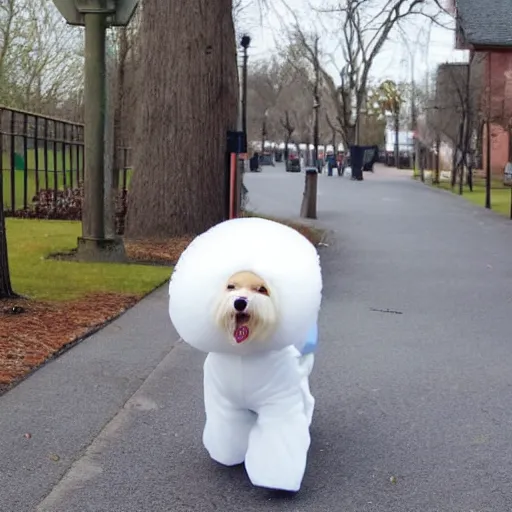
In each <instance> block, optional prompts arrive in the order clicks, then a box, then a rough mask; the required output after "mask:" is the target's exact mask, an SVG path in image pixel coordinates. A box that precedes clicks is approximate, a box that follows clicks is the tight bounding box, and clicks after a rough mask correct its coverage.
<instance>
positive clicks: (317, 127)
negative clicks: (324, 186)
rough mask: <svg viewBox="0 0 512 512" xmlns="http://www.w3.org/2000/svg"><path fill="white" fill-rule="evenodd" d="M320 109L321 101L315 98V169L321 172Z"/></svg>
mask: <svg viewBox="0 0 512 512" xmlns="http://www.w3.org/2000/svg"><path fill="white" fill-rule="evenodd" d="M319 108H320V101H319V98H318V97H317V98H315V102H314V104H313V109H314V111H315V126H314V129H313V145H314V146H315V167H316V168H317V171H318V172H320V171H321V168H320V159H319V158H318V145H319V138H320V135H319V132H320V128H319V125H320V121H319V115H318V110H319Z"/></svg>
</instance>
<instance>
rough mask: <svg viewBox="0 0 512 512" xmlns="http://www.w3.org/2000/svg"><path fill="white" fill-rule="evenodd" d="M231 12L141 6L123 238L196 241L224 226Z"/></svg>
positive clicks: (232, 119)
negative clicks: (133, 143)
mask: <svg viewBox="0 0 512 512" xmlns="http://www.w3.org/2000/svg"><path fill="white" fill-rule="evenodd" d="M231 7H232V2H231V0H214V1H212V0H208V1H207V0H188V1H187V2H181V1H178V0H172V1H169V2H164V3H162V2H160V1H158V0H147V1H146V2H144V5H143V10H142V22H141V63H140V66H139V70H140V73H141V75H140V81H139V83H140V87H141V88H140V90H139V92H140V97H139V104H140V109H139V112H138V121H139V122H138V123H137V144H136V151H135V154H134V166H135V169H136V172H135V173H134V175H133V180H132V183H131V188H130V193H129V195H128V213H127V219H126V236H127V237H128V238H163V237H167V238H168V237H176V236H181V235H186V234H195V233H201V232H203V231H205V230H206V229H208V228H209V227H210V226H212V225H214V224H216V223H218V222H220V221H222V220H223V218H224V215H225V204H224V194H225V178H224V169H225V150H226V133H227V132H228V130H234V129H235V128H236V122H237V110H238V79H237V61H236V42H235V31H234V25H233V18H232V10H231ZM198 26H199V27H200V30H198Z"/></svg>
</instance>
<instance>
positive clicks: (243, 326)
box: [233, 313, 251, 343]
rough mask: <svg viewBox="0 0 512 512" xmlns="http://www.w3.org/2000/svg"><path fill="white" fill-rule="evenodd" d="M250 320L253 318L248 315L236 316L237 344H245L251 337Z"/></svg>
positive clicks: (235, 335) (238, 314)
mask: <svg viewBox="0 0 512 512" xmlns="http://www.w3.org/2000/svg"><path fill="white" fill-rule="evenodd" d="M250 319H251V316H250V315H249V314H247V313H237V314H236V315H235V322H236V327H235V332H234V333H233V336H234V338H235V341H236V342H237V343H243V342H244V341H245V340H246V339H247V338H248V337H249V334H250V332H249V327H248V323H249V320H250Z"/></svg>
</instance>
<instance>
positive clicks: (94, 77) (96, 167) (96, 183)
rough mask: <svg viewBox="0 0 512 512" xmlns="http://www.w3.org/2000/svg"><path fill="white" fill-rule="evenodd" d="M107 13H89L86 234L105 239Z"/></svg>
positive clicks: (86, 87)
mask: <svg viewBox="0 0 512 512" xmlns="http://www.w3.org/2000/svg"><path fill="white" fill-rule="evenodd" d="M105 22H106V17H105V14H96V13H87V14H85V91H84V100H85V116H84V117H85V134H84V139H85V183H84V203H85V204H84V211H83V219H82V234H83V237H84V238H85V239H92V240H103V239H104V238H105V218H104V207H105V206H104V187H105V168H104V149H105V148H104V140H105V138H104V135H105V92H106V89H105V87H106V79H105V38H106V34H105V28H106V23H105Z"/></svg>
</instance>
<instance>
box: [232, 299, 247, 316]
mask: <svg viewBox="0 0 512 512" xmlns="http://www.w3.org/2000/svg"><path fill="white" fill-rule="evenodd" d="M234 306H235V309H236V310H237V311H238V312H239V313H241V312H242V311H245V308H246V307H247V299H244V298H243V297H240V298H238V299H236V300H235V303H234Z"/></svg>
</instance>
